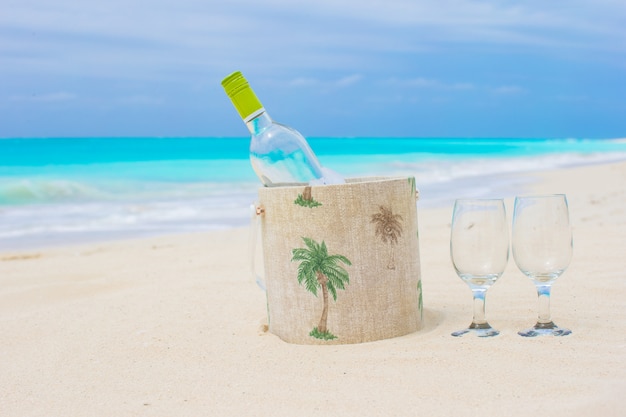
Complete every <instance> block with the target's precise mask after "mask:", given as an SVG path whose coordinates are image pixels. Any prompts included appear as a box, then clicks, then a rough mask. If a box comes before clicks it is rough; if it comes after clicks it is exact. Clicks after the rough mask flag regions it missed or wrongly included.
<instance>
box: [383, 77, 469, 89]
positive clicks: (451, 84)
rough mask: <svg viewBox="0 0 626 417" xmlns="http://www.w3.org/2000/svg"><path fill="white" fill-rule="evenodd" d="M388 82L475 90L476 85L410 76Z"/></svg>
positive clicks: (406, 85) (405, 85) (417, 86)
mask: <svg viewBox="0 0 626 417" xmlns="http://www.w3.org/2000/svg"><path fill="white" fill-rule="evenodd" d="M387 83H388V84H391V85H394V86H399V87H407V88H431V89H436V90H473V89H475V88H476V86H475V85H474V84H472V83H468V82H445V81H441V80H437V79H434V78H423V77H417V78H409V79H404V80H400V79H397V78H392V79H389V80H387Z"/></svg>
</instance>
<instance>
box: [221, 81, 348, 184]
mask: <svg viewBox="0 0 626 417" xmlns="http://www.w3.org/2000/svg"><path fill="white" fill-rule="evenodd" d="M222 87H224V90H225V91H226V94H228V97H229V98H230V100H231V101H232V103H233V105H234V106H235V109H237V112H239V115H240V116H241V118H242V119H243V121H244V122H245V123H246V126H247V127H248V130H249V131H250V134H251V140H250V162H251V164H252V168H253V169H254V171H255V172H256V174H257V176H258V177H259V179H260V180H261V182H262V183H263V184H264V185H265V186H268V187H271V186H276V185H281V184H282V185H285V184H293V183H311V184H329V183H342V182H343V179H341V178H339V177H338V176H337V175H335V174H334V173H332V171H329V170H326V169H324V168H323V167H322V166H321V165H320V163H319V161H318V159H317V157H316V156H315V154H314V153H313V150H312V149H311V147H310V146H309V144H308V143H307V141H306V139H305V138H304V137H303V136H302V135H301V134H300V133H299V132H298V131H297V130H295V129H292V128H291V127H289V126H285V125H282V124H280V123H277V122H275V121H273V120H272V119H271V118H270V116H269V115H268V114H267V112H266V111H265V108H264V107H263V105H262V104H261V102H260V101H259V99H258V98H257V96H256V94H254V91H252V88H250V85H249V84H248V81H247V80H246V79H245V78H244V76H243V75H242V74H241V72H239V71H237V72H234V73H232V74H230V75H229V76H228V77H226V78H224V79H223V80H222ZM325 174H326V177H327V178H326V179H325V178H324V177H325Z"/></svg>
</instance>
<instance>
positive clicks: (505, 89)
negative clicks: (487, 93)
mask: <svg viewBox="0 0 626 417" xmlns="http://www.w3.org/2000/svg"><path fill="white" fill-rule="evenodd" d="M493 92H494V93H496V94H521V93H525V92H526V89H524V88H523V87H520V86H518V85H502V86H499V87H495V88H494V89H493Z"/></svg>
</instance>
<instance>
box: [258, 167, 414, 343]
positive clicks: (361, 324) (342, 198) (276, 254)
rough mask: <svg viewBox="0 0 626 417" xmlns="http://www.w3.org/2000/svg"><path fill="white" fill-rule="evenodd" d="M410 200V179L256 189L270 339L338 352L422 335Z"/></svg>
mask: <svg viewBox="0 0 626 417" xmlns="http://www.w3.org/2000/svg"><path fill="white" fill-rule="evenodd" d="M416 200H417V190H416V188H415V178H413V177H409V178H407V177H402V178H364V179H363V178H362V179H348V180H347V181H346V183H345V184H341V185H325V186H306V185H304V184H303V185H289V186H281V187H264V188H261V189H259V201H258V203H257V204H256V218H257V222H258V224H259V225H260V232H261V242H262V246H263V264H264V274H265V276H264V281H265V282H264V285H265V288H266V296H267V312H268V325H269V331H270V332H271V333H272V334H275V335H277V336H278V337H280V338H281V339H282V340H284V341H286V342H289V343H298V344H344V343H361V342H369V341H374V340H380V339H386V338H391V337H397V336H402V335H406V334H409V333H412V332H415V331H417V330H419V329H420V327H421V325H422V309H423V307H422V286H421V276H420V256H419V241H418V227H417V207H416ZM255 241H256V239H255Z"/></svg>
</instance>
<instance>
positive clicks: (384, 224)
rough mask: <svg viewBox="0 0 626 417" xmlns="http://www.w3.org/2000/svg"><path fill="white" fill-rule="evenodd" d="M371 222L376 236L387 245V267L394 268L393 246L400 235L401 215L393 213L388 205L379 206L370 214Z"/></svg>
mask: <svg viewBox="0 0 626 417" xmlns="http://www.w3.org/2000/svg"><path fill="white" fill-rule="evenodd" d="M371 223H375V224H376V237H378V238H380V240H381V241H382V242H383V243H386V244H388V245H389V263H388V264H387V269H396V259H395V251H394V246H395V245H396V244H397V243H398V238H399V237H401V236H402V216H400V215H399V214H393V211H392V210H391V208H389V207H385V206H380V207H379V212H378V213H376V214H373V215H372V220H371Z"/></svg>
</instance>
